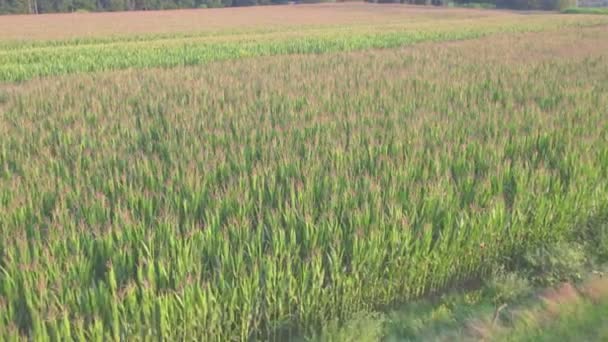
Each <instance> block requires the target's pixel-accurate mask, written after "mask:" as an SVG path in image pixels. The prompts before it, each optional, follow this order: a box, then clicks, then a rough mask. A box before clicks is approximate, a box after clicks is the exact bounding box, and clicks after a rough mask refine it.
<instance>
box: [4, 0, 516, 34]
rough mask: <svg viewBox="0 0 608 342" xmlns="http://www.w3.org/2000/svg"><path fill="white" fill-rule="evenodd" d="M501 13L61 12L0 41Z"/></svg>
mask: <svg viewBox="0 0 608 342" xmlns="http://www.w3.org/2000/svg"><path fill="white" fill-rule="evenodd" d="M519 15H520V14H515V13H510V12H504V11H488V10H471V9H455V8H435V7H425V6H408V5H398V4H396V5H388V4H387V5H375V4H367V3H358V2H352V3H341V4H316V5H285V6H260V7H248V8H243V7H241V8H222V9H192V10H174V11H147V12H116V13H63V14H44V15H37V16H36V15H16V16H1V17H0V40H22V39H27V40H30V39H65V38H74V37H95V36H107V35H132V34H148V33H176V32H197V31H206V30H216V29H230V28H245V27H265V28H269V27H276V26H285V25H288V26H290V25H340V24H375V23H390V22H404V21H406V22H407V21H409V22H417V21H428V20H429V19H455V20H458V19H463V20H466V19H475V18H482V17H493V16H514V17H516V16H519Z"/></svg>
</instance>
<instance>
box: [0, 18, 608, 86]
mask: <svg viewBox="0 0 608 342" xmlns="http://www.w3.org/2000/svg"><path fill="white" fill-rule="evenodd" d="M606 22H608V21H606V19H605V18H603V17H602V18H597V19H594V20H589V19H585V20H582V19H581V18H578V17H575V18H563V17H561V16H553V17H549V16H530V17H527V18H519V17H517V18H512V17H489V18H482V19H478V20H476V21H474V22H471V21H461V22H458V23H454V22H452V21H450V20H445V21H437V22H433V23H429V22H428V21H426V22H422V23H420V22H418V23H414V24H410V23H407V22H406V23H398V24H394V23H389V24H378V25H374V26H371V27H370V26H351V27H344V26H341V27H330V28H326V29H324V30H318V29H314V28H312V29H309V30H308V31H307V30H306V29H304V28H291V29H282V30H280V31H279V30H277V29H271V30H262V31H257V32H255V31H254V32H249V33H247V32H224V33H223V34H222V33H214V34H213V35H211V34H209V33H201V34H191V35H182V36H179V35H178V36H176V37H167V36H165V35H151V36H141V37H113V38H91V39H80V40H67V41H42V42H25V43H23V42H17V43H10V42H7V43H4V44H2V43H0V81H24V80H28V79H32V78H35V77H40V76H53V75H61V74H72V73H79V72H95V71H110V70H116V69H127V68H150V67H163V68H167V67H175V66H189V65H198V64H207V63H210V62H212V61H219V60H227V59H238V58H245V57H257V56H272V55H288V54H298V53H326V52H335V51H354V50H362V49H369V48H395V47H400V46H405V45H411V44H415V43H420V42H428V41H447V40H461V39H471V38H478V37H484V36H489V35H492V34H496V33H501V32H537V31H545V30H556V29H559V28H565V27H579V26H592V25H597V24H598V23H606Z"/></svg>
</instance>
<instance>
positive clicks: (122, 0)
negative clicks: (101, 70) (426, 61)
mask: <svg viewBox="0 0 608 342" xmlns="http://www.w3.org/2000/svg"><path fill="white" fill-rule="evenodd" d="M324 1H327V0H295V1H294V2H298V3H299V2H306V3H313V2H324ZM368 1H369V2H375V3H407V4H419V5H439V6H441V5H448V4H450V3H451V4H454V3H455V4H456V5H464V6H467V5H480V6H482V7H488V6H491V7H499V8H511V9H543V10H555V9H561V8H562V7H564V6H569V5H570V2H572V1H574V0H456V1H454V0H368ZM287 2H290V0H0V14H28V13H29V14H39V13H59V12H106V11H141V10H163V9H178V8H216V7H235V6H255V5H272V4H285V3H287Z"/></svg>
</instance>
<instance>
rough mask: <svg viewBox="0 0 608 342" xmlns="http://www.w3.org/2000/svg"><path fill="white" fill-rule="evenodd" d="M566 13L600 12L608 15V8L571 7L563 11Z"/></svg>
mask: <svg viewBox="0 0 608 342" xmlns="http://www.w3.org/2000/svg"><path fill="white" fill-rule="evenodd" d="M562 12H563V13H566V14H600V15H607V14H608V8H599V7H570V8H566V9H565V10H563V11H562Z"/></svg>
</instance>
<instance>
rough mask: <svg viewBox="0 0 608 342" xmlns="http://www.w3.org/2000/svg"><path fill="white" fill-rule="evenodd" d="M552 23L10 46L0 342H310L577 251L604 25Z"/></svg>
mask: <svg viewBox="0 0 608 342" xmlns="http://www.w3.org/2000/svg"><path fill="white" fill-rule="evenodd" d="M556 18H557V19H556ZM559 18H560V17H559V16H546V17H543V16H538V17H531V19H522V20H521V23H519V22H518V21H510V22H509V23H508V24H505V23H499V24H490V23H487V22H486V23H482V24H479V25H476V24H475V22H474V21H473V22H471V23H467V24H466V25H461V26H456V27H455V28H453V29H450V30H448V28H449V27H451V25H448V24H445V25H443V26H442V25H439V26H438V27H437V28H434V29H431V30H429V31H419V32H418V33H411V34H410V33H408V32H409V31H407V32H405V31H404V32H401V31H399V30H398V29H397V31H391V30H384V29H382V26H381V25H380V26H378V27H377V28H381V29H378V31H377V32H375V33H373V32H371V31H366V30H368V29H369V28H366V29H362V28H353V27H351V28H349V29H338V28H331V27H328V28H327V29H326V31H324V30H322V29H320V28H317V29H315V30H312V33H306V32H308V31H303V32H304V33H294V35H295V36H296V38H294V39H291V38H287V37H288V34H287V33H281V34H280V35H279V36H280V37H283V38H279V39H274V38H273V39H267V40H264V39H262V40H255V39H253V38H252V39H253V40H251V42H249V43H247V42H245V41H247V36H246V35H244V34H243V33H239V34H234V35H228V34H226V35H225V36H222V37H220V38H216V40H217V41H216V42H208V41H205V42H204V43H201V44H198V43H197V42H196V39H198V38H192V37H182V38H180V39H177V38H175V39H169V41H168V42H165V41H164V40H162V39H160V40H159V38H158V36H154V37H156V38H154V39H156V40H157V41H155V43H152V44H146V43H141V42H138V41H134V42H130V41H129V40H128V39H127V38H116V39H117V41H118V42H117V43H115V46H113V45H112V46H107V45H99V46H98V45H96V44H91V43H75V42H73V41H72V42H71V43H70V44H72V45H69V44H68V43H65V44H63V43H61V44H60V43H57V42H21V43H17V42H11V43H4V45H2V46H3V49H4V50H2V51H1V52H0V78H1V79H2V80H3V81H5V82H4V83H0V234H1V236H2V238H1V239H0V340H3V341H18V340H28V339H29V340H35V341H65V340H79V341H105V340H151V339H157V340H166V341H181V340H197V341H247V340H277V341H282V340H289V339H293V338H296V337H302V336H303V337H306V336H311V335H312V334H314V333H315V332H317V331H319V330H322V329H323V327H324V323H325V322H328V321H330V320H336V319H337V320H341V319H348V318H349V317H350V316H351V315H352V314H354V313H356V312H358V311H361V310H366V309H372V308H373V309H376V308H382V307H385V306H390V305H393V304H395V303H400V302H404V301H408V300H410V299H413V298H417V297H420V296H423V295H426V294H429V293H434V292H438V291H441V290H443V289H445V288H447V287H450V286H454V285H457V284H459V283H462V282H465V281H467V280H469V279H471V278H474V277H483V276H484V274H486V273H487V272H489V271H490V270H492V269H493V268H494V267H496V265H497V264H498V263H500V262H501V260H502V259H504V258H506V257H508V256H511V255H514V254H516V253H520V252H522V251H525V250H528V249H530V248H533V247H535V246H536V245H538V244H540V243H543V242H546V241H560V240H562V239H564V238H566V237H567V236H568V235H569V234H572V233H573V232H574V231H576V229H577V226H578V225H580V224H581V223H582V222H584V221H585V220H586V219H588V218H589V217H591V216H593V215H596V214H597V213H598V212H600V211H603V210H607V208H608V195H607V194H608V40H607V39H606V36H607V34H608V26H607V22H606V21H603V22H601V20H605V19H599V18H595V17H591V19H589V18H587V19H581V20H584V21H585V22H582V21H575V19H568V20H561V19H559ZM566 18H570V17H566ZM576 20H579V19H576ZM370 27H371V26H370ZM351 31H352V32H355V33H356V34H354V35H350V34H347V33H348V32H351ZM380 31H382V32H380ZM231 37H232V38H231ZM271 37H272V35H271ZM465 38H466V39H465ZM121 39H122V40H121ZM150 39H152V38H150ZM232 39H234V41H233V40H232ZM447 40H450V41H451V42H446V41H447ZM454 40H457V41H454ZM413 43H419V44H415V45H412V44H413ZM104 44H105V43H104ZM165 44H168V45H165ZM172 44H176V45H175V46H173V45H172ZM402 45H408V46H405V47H403V46H402ZM380 47H382V48H387V49H370V48H380ZM573 47H574V48H573ZM354 50H357V51H354ZM359 50H360V51H359ZM165 52H166V53H165ZM199 52H200V53H199ZM311 53H312V54H311ZM286 54H289V55H286ZM42 56H46V59H44V58H43V57H42ZM49 56H52V58H49ZM256 56H257V57H256ZM242 57H252V58H242ZM253 57H256V58H253ZM22 58H24V59H22ZM224 59H229V60H224ZM222 60H223V61H222ZM201 61H204V62H205V63H204V65H200V66H197V65H196V64H201V63H202V62H201ZM190 64H193V66H188V65H190ZM169 66H170V67H171V68H151V67H169ZM118 69H127V70H118ZM89 71H95V72H93V73H90V72H89ZM65 74H73V75H65ZM39 76H47V77H44V78H39ZM27 80H29V81H27ZM12 81H20V82H19V83H14V82H12Z"/></svg>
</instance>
